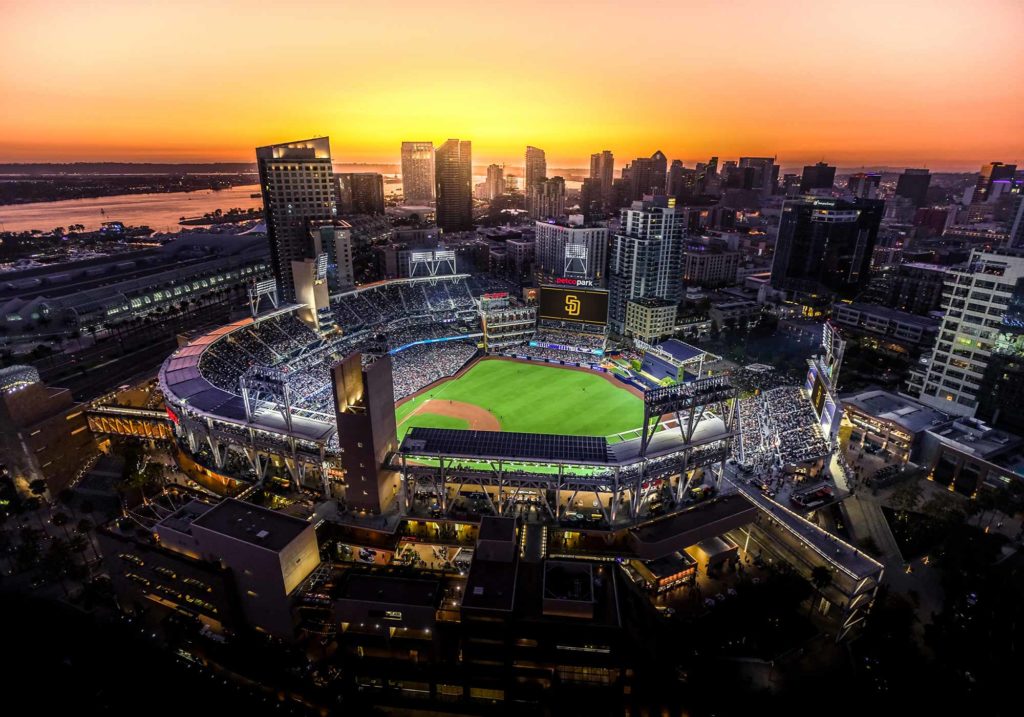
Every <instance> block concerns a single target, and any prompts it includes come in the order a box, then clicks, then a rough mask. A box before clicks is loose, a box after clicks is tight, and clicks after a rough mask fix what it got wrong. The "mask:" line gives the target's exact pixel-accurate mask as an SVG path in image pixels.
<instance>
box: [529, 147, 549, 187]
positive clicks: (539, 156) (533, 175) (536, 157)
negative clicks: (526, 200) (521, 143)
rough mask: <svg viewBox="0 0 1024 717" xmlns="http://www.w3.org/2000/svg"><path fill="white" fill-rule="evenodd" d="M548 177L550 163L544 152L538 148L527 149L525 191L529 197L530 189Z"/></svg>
mask: <svg viewBox="0 0 1024 717" xmlns="http://www.w3.org/2000/svg"><path fill="white" fill-rule="evenodd" d="M547 176H548V162H547V159H545V157H544V150H543V149H538V148H537V147H527V148H526V186H525V188H524V191H525V192H526V193H527V195H529V193H530V188H531V187H532V186H533V185H534V183H535V182H539V181H540V180H542V179H545V178H546V177H547Z"/></svg>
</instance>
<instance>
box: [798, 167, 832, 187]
mask: <svg viewBox="0 0 1024 717" xmlns="http://www.w3.org/2000/svg"><path fill="white" fill-rule="evenodd" d="M835 183H836V168H835V167H832V166H829V165H828V164H825V163H824V162H818V163H817V164H809V165H807V166H806V167H804V173H803V175H802V176H801V178H800V192H801V193H802V194H806V193H808V192H811V191H813V190H815V189H825V190H828V189H832V187H833V185H834V184H835Z"/></svg>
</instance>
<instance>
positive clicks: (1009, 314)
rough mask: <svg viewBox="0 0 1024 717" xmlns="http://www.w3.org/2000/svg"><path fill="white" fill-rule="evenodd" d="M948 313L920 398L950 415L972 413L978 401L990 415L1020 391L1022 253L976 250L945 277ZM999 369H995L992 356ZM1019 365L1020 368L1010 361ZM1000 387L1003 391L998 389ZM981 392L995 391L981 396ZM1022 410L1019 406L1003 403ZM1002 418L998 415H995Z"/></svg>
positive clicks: (1023, 315)
mask: <svg viewBox="0 0 1024 717" xmlns="http://www.w3.org/2000/svg"><path fill="white" fill-rule="evenodd" d="M946 289H947V291H946V294H945V296H946V298H945V300H944V302H943V309H944V310H945V315H944V316H943V318H942V327H941V328H940V330H939V340H938V342H937V343H936V344H935V348H934V350H933V351H932V355H931V357H930V358H929V362H928V369H927V371H926V373H925V381H924V388H923V389H922V391H921V402H922V403H925V404H927V405H929V406H933V407H935V408H938V409H939V410H941V411H945V412H946V413H952V414H955V415H959V416H973V415H975V412H976V411H977V410H978V407H979V402H982V403H984V404H985V406H984V409H987V410H984V411H983V414H984V415H985V417H986V418H992V417H993V416H994V415H995V414H996V412H997V409H998V408H999V406H1000V405H1001V404H1002V401H1001V400H999V401H997V400H996V396H997V395H1000V394H1001V398H1005V397H1008V396H1010V395H1013V394H1017V395H1019V394H1020V386H1019V385H1016V386H1011V385H1006V386H1000V384H1001V383H1003V384H1005V383H1006V381H1004V380H1002V374H1008V380H1009V381H1010V382H1011V383H1013V384H1016V383H1017V381H1019V377H1020V374H1019V367H1020V362H1021V360H1022V356H1024V341H1022V339H1021V333H1020V329H1021V326H1022V324H1024V252H1021V251H1019V250H1014V249H1005V250H996V251H991V252H986V251H981V250H978V249H975V250H974V251H973V252H972V253H971V258H970V260H969V261H968V263H967V266H966V267H963V268H960V269H956V270H953V271H950V272H949V273H948V274H947V275H946ZM994 358H995V363H996V364H997V368H996V369H995V370H994V371H993V370H990V369H991V368H992V366H991V364H993V359H994ZM1014 363H1016V369H1013V370H1011V369H1010V365H1011V364H1014ZM1000 388H1003V389H1004V390H1002V391H1000ZM982 390H985V391H986V392H987V393H991V394H992V395H991V396H989V395H986V396H982V393H981V392H982ZM1003 408H1004V409H1006V408H1008V409H1009V410H1011V411H1015V412H1017V413H1019V412H1020V404H1019V403H1017V404H1016V405H1014V403H1013V401H1012V400H1011V401H1008V402H1007V403H1006V404H1005V405H1004V406H1003ZM995 417H996V418H998V416H995Z"/></svg>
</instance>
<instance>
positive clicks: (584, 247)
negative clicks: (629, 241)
mask: <svg viewBox="0 0 1024 717" xmlns="http://www.w3.org/2000/svg"><path fill="white" fill-rule="evenodd" d="M534 237H535V239H534V261H535V263H536V266H537V268H538V269H539V270H540V271H541V273H543V274H544V275H545V276H546V277H551V278H558V277H569V278H574V279H589V280H592V281H593V282H594V284H595V285H597V286H604V280H605V263H606V262H607V261H608V229H607V227H598V226H592V225H587V224H586V222H585V220H584V218H583V217H581V216H579V215H573V216H570V217H569V220H568V221H566V222H544V221H539V222H537V223H536V225H535V227H534Z"/></svg>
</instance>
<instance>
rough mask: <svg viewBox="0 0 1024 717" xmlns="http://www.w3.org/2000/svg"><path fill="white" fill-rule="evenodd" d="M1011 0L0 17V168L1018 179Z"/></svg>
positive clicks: (1021, 100) (340, 0) (1022, 134)
mask: <svg viewBox="0 0 1024 717" xmlns="http://www.w3.org/2000/svg"><path fill="white" fill-rule="evenodd" d="M1022 29H1024V2H1020V1H1019V0H1007V1H1002V0H974V1H973V2H964V1H963V0H953V1H951V0H930V1H929V0H921V1H906V0H889V1H881V0H848V1H847V2H832V1H830V0H762V1H761V2H747V1H746V0H720V1H719V2H710V1H709V0H699V1H696V2H692V1H690V0H675V1H667V0H662V1H657V2H626V1H625V0H622V1H617V2H616V1H611V0H586V1H577V0H515V2H509V3H491V2H486V1H485V0H477V1H476V2H462V1H451V0H435V2H423V1H422V0H416V1H413V0H401V1H400V0H370V1H365V2H353V1H352V0H330V1H323V2H314V1H310V0H300V1H294V2H287V1H286V0H277V1H276V2H261V1H260V0H249V1H248V2H234V1H229V0H202V1H200V2H194V1H193V0H171V1H168V2H152V3H147V2H140V1H136V0H132V1H128V0H126V1H112V0H107V1H103V0H96V1H94V2H85V1H84V0H0V67H2V68H3V70H2V71H0V161H75V160H129V161H147V160H152V161H202V160H211V161H213V160H224V161H251V160H253V148H254V147H255V146H257V145H260V144H268V143H272V142H278V141H284V140H291V139H300V138H305V137H308V136H312V135H318V134H328V135H330V137H331V145H332V149H333V154H334V158H335V160H336V161H339V162H345V161H391V162H396V161H397V160H398V147H399V143H400V142H401V141H402V140H403V139H410V140H420V139H426V140H433V141H434V142H440V141H443V140H444V139H446V138H448V137H460V138H463V139H471V140H473V143H474V147H473V150H474V162H475V163H477V164H480V163H484V162H489V161H506V162H509V163H510V164H521V158H522V152H523V147H524V145H526V144H528V143H529V144H534V145H537V146H539V147H543V148H545V149H546V150H547V152H548V161H549V164H550V165H551V166H581V165H582V164H583V163H584V162H585V161H586V158H587V157H588V156H589V154H590V153H591V152H594V151H598V150H601V149H611V150H612V151H613V152H615V155H616V160H617V165H621V163H622V161H623V160H627V159H629V158H632V157H634V156H638V155H649V154H651V153H652V152H653V151H654V150H655V149H659V148H660V149H661V150H663V151H664V152H665V153H666V154H667V155H668V156H669V157H671V158H681V159H683V160H684V161H686V162H687V163H690V162H692V161H694V160H703V159H705V158H706V157H707V156H708V155H710V154H712V153H714V154H718V155H720V156H722V157H723V158H728V157H736V156H738V155H740V154H747V155H778V157H779V159H780V161H781V162H782V163H783V164H784V165H786V166H792V165H796V164H801V163H803V162H805V161H812V160H818V159H822V158H824V159H826V160H828V161H830V162H832V163H836V164H839V165H841V166H857V165H861V164H883V163H884V164H889V165H919V164H925V163H927V164H928V166H930V167H933V168H935V169H943V168H967V169H975V168H976V167H977V166H978V165H980V164H981V163H982V162H983V161H992V160H1000V161H1007V162H1012V161H1017V162H1019V163H1022V164H1024V82H1021V81H1020V78H1019V77H1018V73H1019V72H1020V68H1021V67H1022V66H1024V62H1022V60H1024V43H1021V42H1020V38H1019V36H1020V32H1021V30H1022Z"/></svg>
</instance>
